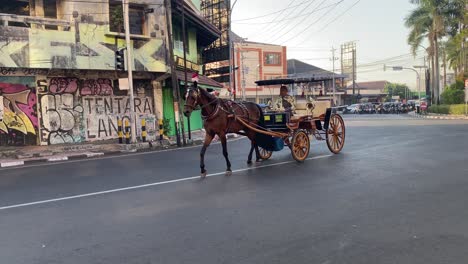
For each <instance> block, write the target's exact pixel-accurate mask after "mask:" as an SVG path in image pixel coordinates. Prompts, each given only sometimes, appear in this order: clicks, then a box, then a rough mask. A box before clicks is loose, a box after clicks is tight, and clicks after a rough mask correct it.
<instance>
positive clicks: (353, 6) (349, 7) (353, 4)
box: [317, 0, 361, 32]
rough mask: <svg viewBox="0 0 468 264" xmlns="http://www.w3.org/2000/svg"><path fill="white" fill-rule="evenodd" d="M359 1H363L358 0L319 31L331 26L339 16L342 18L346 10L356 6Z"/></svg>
mask: <svg viewBox="0 0 468 264" xmlns="http://www.w3.org/2000/svg"><path fill="white" fill-rule="evenodd" d="M359 2H361V0H357V1H356V2H355V3H354V4H353V5H351V6H350V7H349V8H348V9H346V10H345V11H344V12H342V13H340V14H339V15H338V16H336V17H335V19H333V20H332V21H330V22H328V23H327V24H326V25H325V26H323V27H322V29H320V30H319V31H317V32H321V31H322V30H324V29H325V28H327V26H329V25H330V24H331V23H333V22H336V21H337V20H338V19H339V18H341V16H342V15H344V14H345V13H346V12H348V11H349V10H351V9H352V8H353V7H354V6H356V5H357V4H358V3H359Z"/></svg>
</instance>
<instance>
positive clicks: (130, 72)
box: [122, 0, 136, 143]
mask: <svg viewBox="0 0 468 264" xmlns="http://www.w3.org/2000/svg"><path fill="white" fill-rule="evenodd" d="M128 1H129V0H123V1H122V8H123V17H124V24H125V43H126V46H127V48H126V49H125V50H126V51H127V72H128V93H129V98H130V134H131V142H132V143H135V142H136V119H135V98H134V95H133V54H132V53H133V47H132V46H131V42H130V21H129V20H130V19H129V14H128V13H129V6H128V5H129V4H128Z"/></svg>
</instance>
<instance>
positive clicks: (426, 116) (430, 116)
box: [409, 113, 468, 120]
mask: <svg viewBox="0 0 468 264" xmlns="http://www.w3.org/2000/svg"><path fill="white" fill-rule="evenodd" d="M409 115H411V116H413V117H417V118H424V119H441V120H468V117H465V116H445V115H420V114H416V113H411V114H409Z"/></svg>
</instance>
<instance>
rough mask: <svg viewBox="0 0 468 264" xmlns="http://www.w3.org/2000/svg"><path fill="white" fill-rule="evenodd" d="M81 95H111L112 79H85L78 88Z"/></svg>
mask: <svg viewBox="0 0 468 264" xmlns="http://www.w3.org/2000/svg"><path fill="white" fill-rule="evenodd" d="M80 94H81V95H82V96H86V95H113V94H114V92H113V88H112V81H111V80H109V79H97V80H93V79H91V80H85V81H84V83H83V87H82V88H81V89H80Z"/></svg>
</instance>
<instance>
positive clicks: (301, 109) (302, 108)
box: [290, 100, 331, 122]
mask: <svg viewBox="0 0 468 264" xmlns="http://www.w3.org/2000/svg"><path fill="white" fill-rule="evenodd" d="M308 103H309V102H308V101H306V100H301V101H298V102H297V103H296V113H295V114H294V116H292V117H291V119H290V120H291V121H293V122H294V121H297V120H299V119H300V118H301V117H303V116H308V115H311V116H312V117H320V116H321V115H325V112H326V111H327V108H330V107H331V103H330V102H329V101H315V102H313V104H314V106H315V107H314V108H313V109H309V108H307V104H308Z"/></svg>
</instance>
